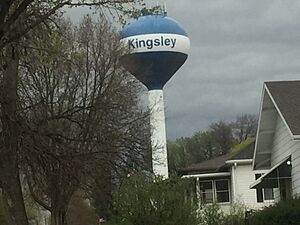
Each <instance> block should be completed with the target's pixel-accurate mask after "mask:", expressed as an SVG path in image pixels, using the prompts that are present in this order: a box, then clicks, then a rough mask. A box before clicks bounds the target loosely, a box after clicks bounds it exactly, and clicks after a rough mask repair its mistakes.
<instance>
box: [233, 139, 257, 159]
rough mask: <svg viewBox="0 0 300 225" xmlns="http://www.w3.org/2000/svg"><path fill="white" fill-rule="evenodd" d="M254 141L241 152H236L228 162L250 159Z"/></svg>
mask: <svg viewBox="0 0 300 225" xmlns="http://www.w3.org/2000/svg"><path fill="white" fill-rule="evenodd" d="M254 148H255V141H253V142H252V143H250V144H249V145H247V146H246V147H245V148H243V149H242V150H241V151H238V152H237V153H236V154H235V155H234V156H232V157H231V158H230V160H238V159H252V158H253V154H254Z"/></svg>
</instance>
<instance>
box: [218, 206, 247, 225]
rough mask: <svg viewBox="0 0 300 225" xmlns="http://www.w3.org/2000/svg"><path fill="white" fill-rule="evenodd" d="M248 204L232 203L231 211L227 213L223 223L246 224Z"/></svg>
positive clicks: (225, 224)
mask: <svg viewBox="0 0 300 225" xmlns="http://www.w3.org/2000/svg"><path fill="white" fill-rule="evenodd" d="M245 213H246V206H245V205H244V204H243V203H241V202H236V203H234V204H232V205H231V207H230V213H229V214H228V215H225V216H224V218H223V220H222V223H221V224H222V225H245Z"/></svg>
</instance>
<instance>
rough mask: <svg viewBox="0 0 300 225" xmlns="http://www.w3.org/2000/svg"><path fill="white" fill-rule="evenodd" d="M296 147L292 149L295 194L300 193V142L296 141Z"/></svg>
mask: <svg viewBox="0 0 300 225" xmlns="http://www.w3.org/2000/svg"><path fill="white" fill-rule="evenodd" d="M294 142H295V143H296V144H295V147H294V148H293V150H292V187H293V194H294V195H298V196H299V195H300V142H299V141H294Z"/></svg>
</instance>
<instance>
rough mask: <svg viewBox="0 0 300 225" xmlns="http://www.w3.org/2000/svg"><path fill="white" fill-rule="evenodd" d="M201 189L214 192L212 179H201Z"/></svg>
mask: <svg viewBox="0 0 300 225" xmlns="http://www.w3.org/2000/svg"><path fill="white" fill-rule="evenodd" d="M200 190H201V191H202V192H207V191H211V192H212V181H201V182H200Z"/></svg>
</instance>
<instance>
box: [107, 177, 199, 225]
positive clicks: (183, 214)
mask: <svg viewBox="0 0 300 225" xmlns="http://www.w3.org/2000/svg"><path fill="white" fill-rule="evenodd" d="M191 185H192V184H191V181H190V180H189V179H180V178H170V179H166V180H162V179H161V178H160V177H156V178H154V181H153V180H152V179H149V178H147V177H145V176H142V175H134V176H131V177H130V178H128V179H126V180H125V182H124V183H123V184H122V185H121V187H120V188H119V190H118V191H117V192H116V194H115V195H114V198H113V207H114V214H115V218H116V224H120V222H122V223H123V224H124V223H125V224H131V225H154V224H155V225H196V224H199V223H198V217H197V203H198V202H197V200H196V199H195V198H194V196H193V195H192V194H188V193H190V192H188V191H187V190H189V189H190V187H191Z"/></svg>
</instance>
